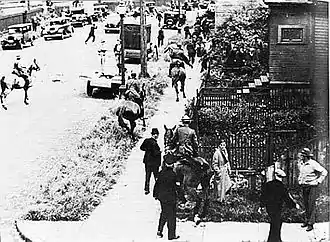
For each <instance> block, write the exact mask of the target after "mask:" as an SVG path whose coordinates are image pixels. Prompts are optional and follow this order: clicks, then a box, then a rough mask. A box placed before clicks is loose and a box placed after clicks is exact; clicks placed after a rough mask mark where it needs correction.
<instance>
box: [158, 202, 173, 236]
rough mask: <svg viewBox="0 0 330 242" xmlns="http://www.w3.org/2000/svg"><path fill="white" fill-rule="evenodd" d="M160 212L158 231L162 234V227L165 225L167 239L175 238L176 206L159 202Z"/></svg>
mask: <svg viewBox="0 0 330 242" xmlns="http://www.w3.org/2000/svg"><path fill="white" fill-rule="evenodd" d="M160 206H161V208H162V211H161V213H160V217H159V223H158V231H159V232H163V229H164V226H165V224H166V223H167V229H168V238H174V237H175V236H176V232H175V230H176V204H175V203H165V202H162V201H161V202H160Z"/></svg>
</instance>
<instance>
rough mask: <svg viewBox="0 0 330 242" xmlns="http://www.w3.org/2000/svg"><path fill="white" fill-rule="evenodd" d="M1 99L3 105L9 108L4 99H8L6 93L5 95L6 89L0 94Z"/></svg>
mask: <svg viewBox="0 0 330 242" xmlns="http://www.w3.org/2000/svg"><path fill="white" fill-rule="evenodd" d="M0 100H1V105H2V107H3V109H4V110H7V109H8V108H7V106H6V104H5V103H4V100H6V95H5V93H4V91H2V92H1V94H0Z"/></svg>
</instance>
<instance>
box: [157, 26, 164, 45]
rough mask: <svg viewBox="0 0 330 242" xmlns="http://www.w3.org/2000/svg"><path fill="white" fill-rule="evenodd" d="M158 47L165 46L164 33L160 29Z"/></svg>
mask: <svg viewBox="0 0 330 242" xmlns="http://www.w3.org/2000/svg"><path fill="white" fill-rule="evenodd" d="M157 39H158V47H160V46H163V45H164V31H163V30H162V29H159V31H158V36H157Z"/></svg>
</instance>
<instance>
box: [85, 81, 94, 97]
mask: <svg viewBox="0 0 330 242" xmlns="http://www.w3.org/2000/svg"><path fill="white" fill-rule="evenodd" d="M86 93H87V96H89V97H91V96H92V95H93V87H92V86H91V81H87V90H86Z"/></svg>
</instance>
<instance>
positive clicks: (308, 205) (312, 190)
mask: <svg viewBox="0 0 330 242" xmlns="http://www.w3.org/2000/svg"><path fill="white" fill-rule="evenodd" d="M301 156H302V158H301V161H300V162H299V163H298V168H299V176H298V183H299V185H300V186H301V187H302V192H303V200H304V205H305V210H306V213H305V217H306V219H305V222H304V223H303V224H302V226H301V227H302V228H305V227H307V229H306V231H311V230H313V225H314V223H315V218H316V216H315V215H316V211H315V210H316V199H317V196H318V186H319V184H320V183H322V182H323V180H324V178H325V177H326V176H327V174H328V172H327V170H326V169H324V168H323V167H322V166H321V165H320V164H319V163H318V162H317V161H316V160H313V159H312V157H313V154H312V153H311V151H310V149H308V148H304V149H303V150H302V152H301Z"/></svg>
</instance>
